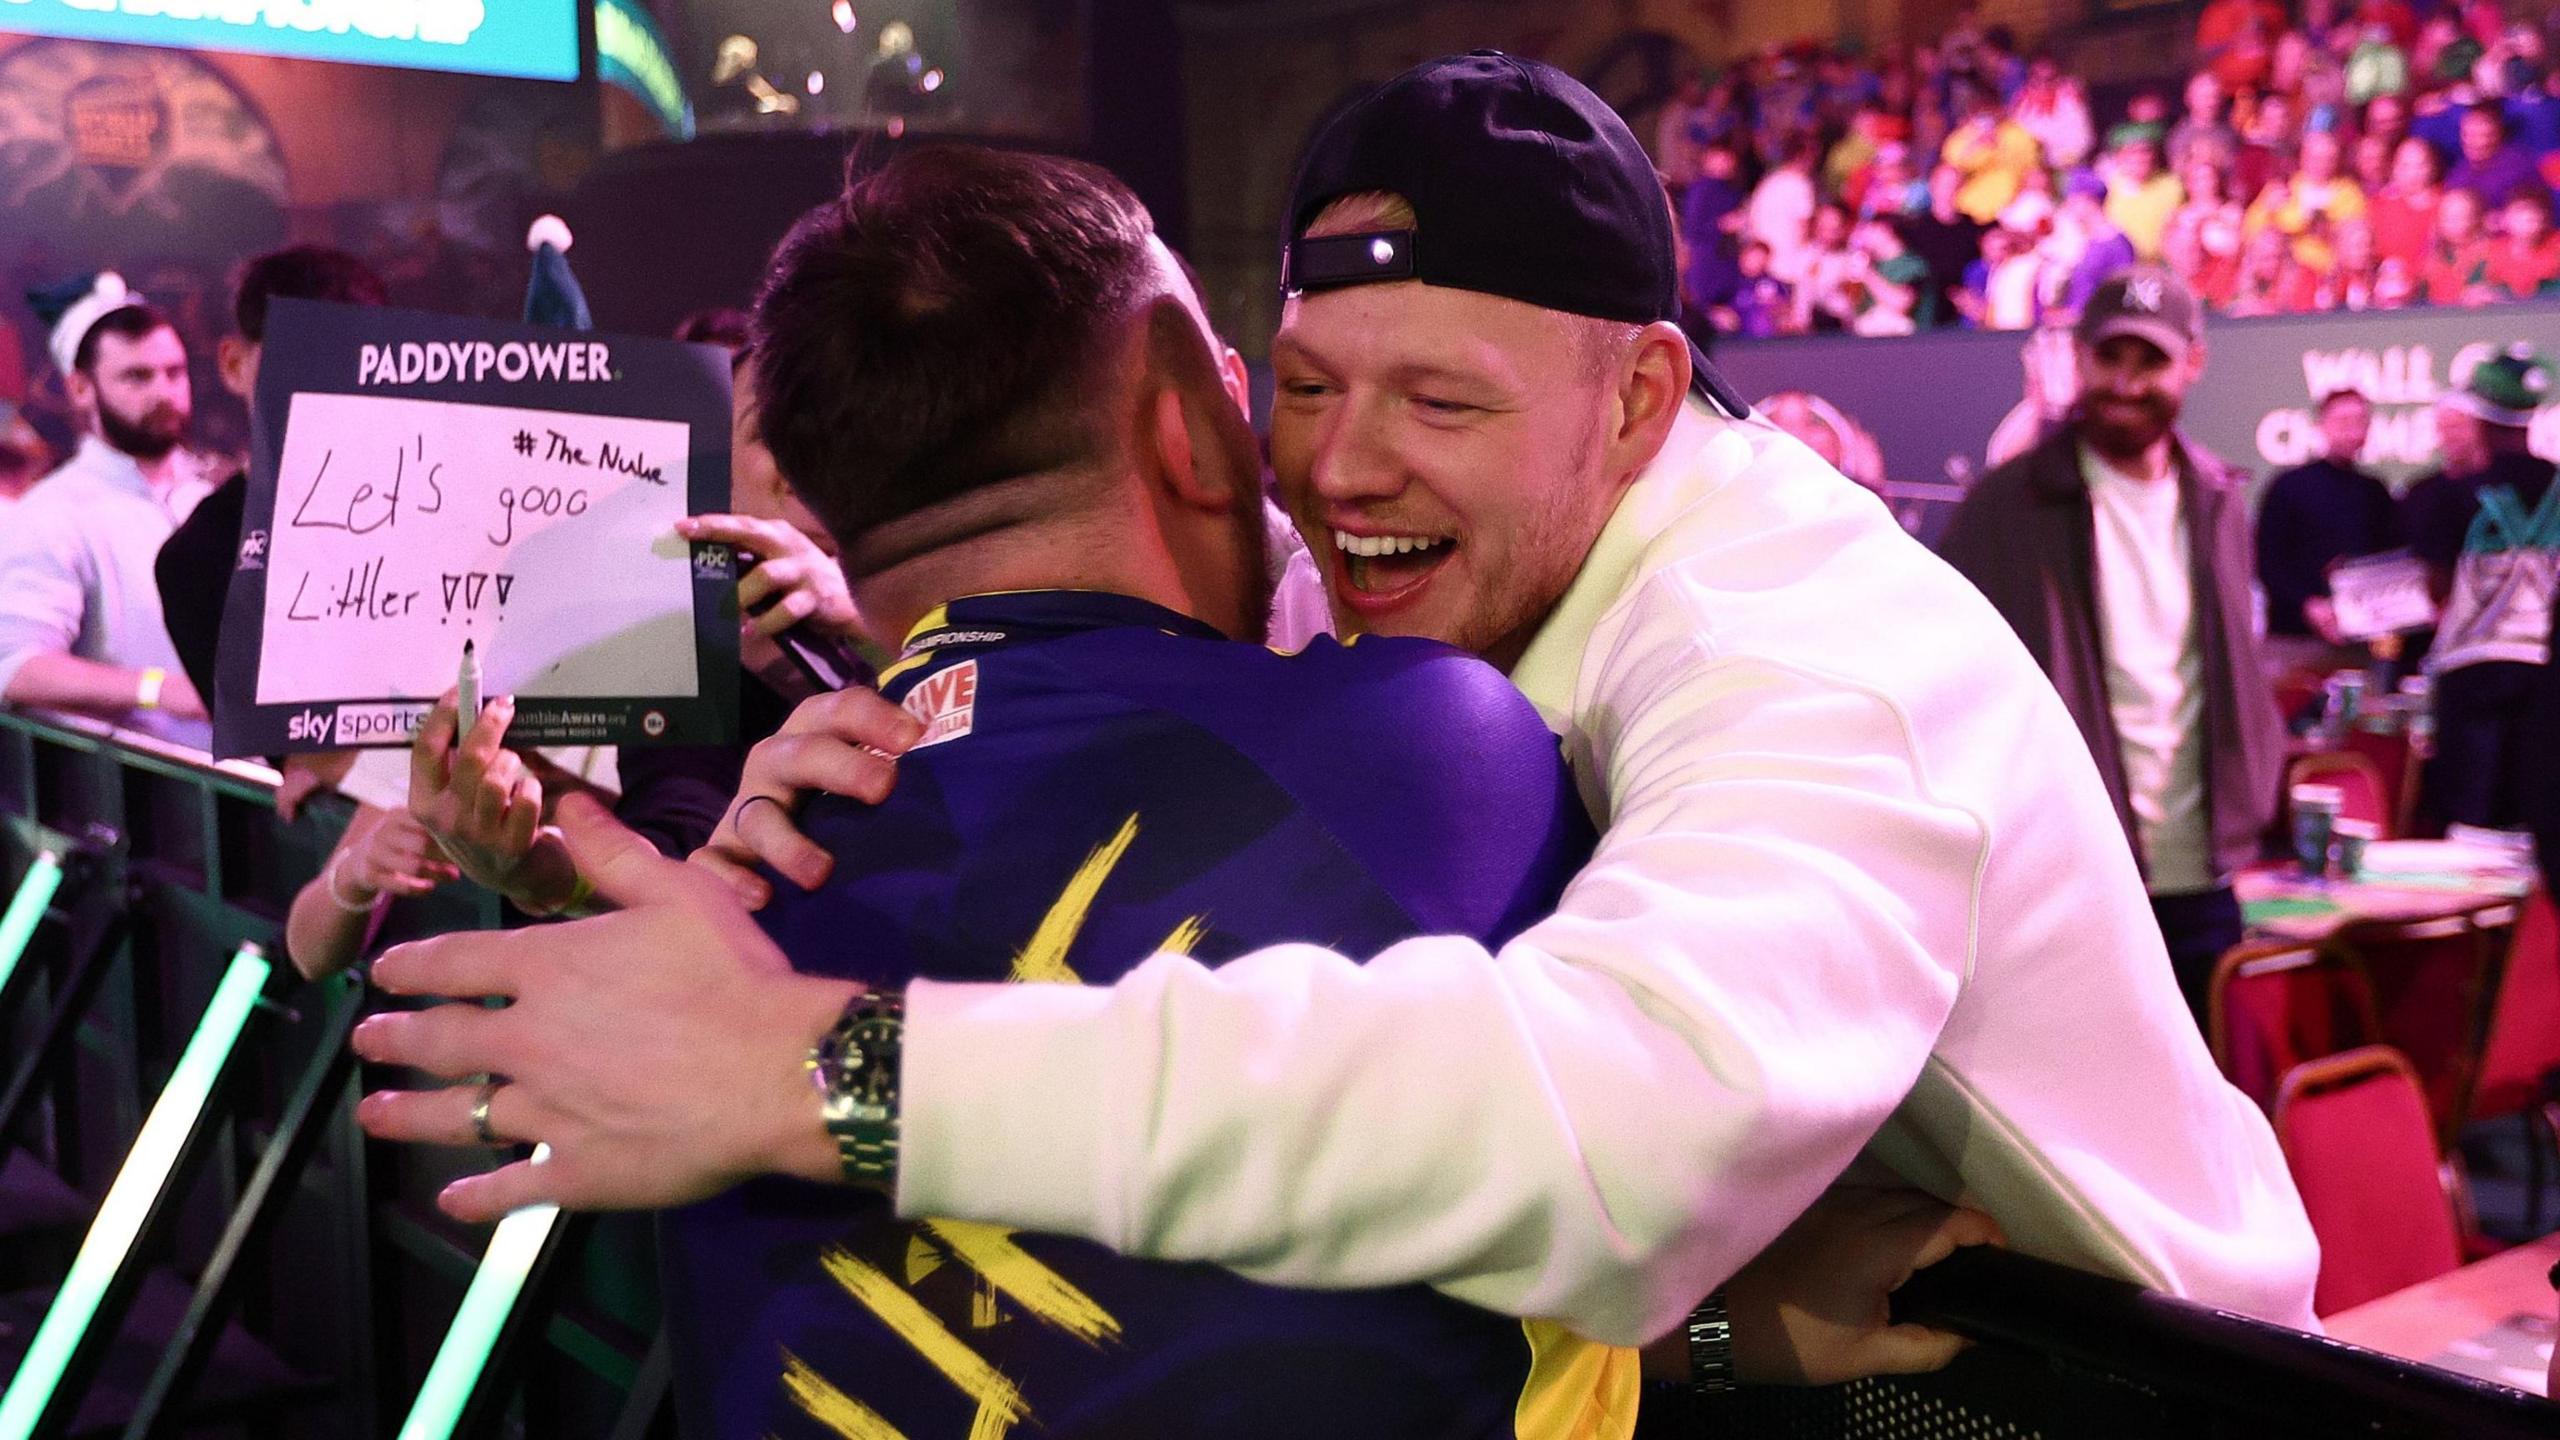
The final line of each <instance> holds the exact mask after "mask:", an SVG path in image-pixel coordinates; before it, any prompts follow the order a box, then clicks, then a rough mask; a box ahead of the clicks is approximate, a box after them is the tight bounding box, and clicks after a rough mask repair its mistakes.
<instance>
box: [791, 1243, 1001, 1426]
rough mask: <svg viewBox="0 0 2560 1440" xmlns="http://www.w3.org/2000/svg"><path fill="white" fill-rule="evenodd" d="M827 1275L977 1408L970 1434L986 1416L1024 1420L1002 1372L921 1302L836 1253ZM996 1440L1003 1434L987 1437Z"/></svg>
mask: <svg viewBox="0 0 2560 1440" xmlns="http://www.w3.org/2000/svg"><path fill="white" fill-rule="evenodd" d="M822 1263H823V1264H824V1265H825V1266H826V1270H827V1274H828V1275H829V1276H831V1277H833V1278H834V1280H835V1282H836V1283H837V1284H839V1285H841V1286H843V1287H844V1288H845V1290H846V1292H847V1293H848V1294H850V1295H852V1296H853V1298H854V1299H856V1300H859V1301H861V1302H862V1304H863V1307H864V1308H865V1309H868V1310H869V1311H870V1312H871V1313H872V1314H874V1315H877V1316H879V1317H880V1323H882V1324H884V1325H886V1326H888V1327H889V1328H890V1329H891V1330H893V1331H895V1332H896V1333H897V1336H898V1338H899V1339H901V1340H904V1341H906V1342H907V1343H908V1344H909V1345H911V1346H913V1347H915V1351H916V1353H917V1354H919V1355H922V1356H923V1357H924V1358H925V1359H926V1361H927V1362H929V1363H930V1364H931V1365H932V1366H933V1368H934V1369H936V1370H939V1371H941V1372H942V1374H943V1378H945V1379H947V1380H949V1381H950V1382H951V1383H952V1384H954V1385H956V1386H958V1387H960V1391H961V1393H962V1394H964V1395H967V1396H968V1397H970V1398H971V1399H973V1400H975V1401H977V1402H978V1423H977V1424H976V1425H975V1426H974V1427H972V1429H971V1431H970V1433H971V1434H973V1435H975V1434H979V1433H982V1432H985V1431H986V1426H987V1423H988V1415H989V1413H990V1412H994V1413H995V1414H996V1415H997V1416H998V1417H1000V1418H1001V1419H1002V1421H1003V1423H1004V1424H1006V1425H1011V1424H1012V1423H1013V1422H1014V1421H1017V1420H1020V1419H1021V1418H1022V1417H1023V1416H1025V1415H1028V1414H1030V1413H1031V1412H1030V1407H1028V1406H1026V1405H1025V1404H1024V1403H1023V1400H1022V1391H1021V1389H1020V1388H1019V1387H1017V1386H1016V1385H1015V1384H1014V1383H1013V1382H1012V1381H1011V1380H1008V1379H1006V1378H1005V1375H1004V1372H1003V1371H1001V1370H998V1369H997V1368H996V1367H994V1366H993V1365H990V1364H988V1363H987V1362H986V1361H985V1360H984V1359H981V1358H980V1357H979V1355H978V1352H976V1351H974V1350H972V1349H970V1348H969V1347H968V1345H967V1344H966V1343H965V1342H963V1341H962V1340H961V1338H960V1337H959V1336H957V1335H954V1334H952V1333H951V1332H950V1331H949V1330H947V1329H945V1328H943V1324H942V1322H941V1321H939V1320H936V1319H935V1318H933V1312H931V1311H929V1310H927V1309H925V1308H924V1305H923V1304H922V1302H920V1301H918V1300H917V1299H916V1298H915V1297H914V1296H912V1295H910V1294H908V1293H907V1292H906V1291H905V1290H904V1289H903V1288H901V1287H900V1286H899V1284H898V1282H897V1281H895V1280H892V1279H890V1278H889V1277H888V1276H886V1275H884V1274H882V1273H881V1272H880V1271H879V1270H878V1269H877V1268H875V1267H873V1266H871V1265H869V1264H866V1263H864V1262H863V1261H861V1260H859V1259H856V1258H855V1257H854V1256H852V1255H849V1254H847V1253H846V1252H844V1251H842V1250H829V1251H828V1252H827V1253H826V1256H825V1258H824V1260H823V1262H822ZM992 1433H994V1434H998V1435H1001V1434H1003V1433H1004V1432H1003V1431H1002V1430H997V1431H994V1432H992Z"/></svg>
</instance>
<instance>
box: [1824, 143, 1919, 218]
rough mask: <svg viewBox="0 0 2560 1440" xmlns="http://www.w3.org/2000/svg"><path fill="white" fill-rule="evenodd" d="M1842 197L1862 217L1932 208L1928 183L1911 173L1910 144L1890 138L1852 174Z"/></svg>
mask: <svg viewBox="0 0 2560 1440" xmlns="http://www.w3.org/2000/svg"><path fill="white" fill-rule="evenodd" d="M1840 198H1841V200H1842V202H1843V203H1845V204H1847V205H1848V206H1849V207H1850V208H1851V209H1852V210H1854V211H1855V212H1856V213H1857V216H1858V218H1859V219H1861V220H1872V219H1876V218H1879V217H1882V216H1887V215H1912V214H1918V213H1920V212H1922V211H1925V210H1927V209H1928V208H1929V184H1928V182H1927V181H1925V180H1922V179H1921V178H1920V177H1918V176H1917V175H1914V174H1912V173H1911V147H1910V146H1908V145H1906V144H1904V143H1902V142H1901V141H1899V140H1893V141H1888V142H1886V143H1885V144H1884V146H1883V147H1881V148H1880V149H1878V150H1877V151H1876V158H1875V159H1874V160H1873V161H1872V162H1870V163H1869V164H1868V166H1867V168H1865V169H1864V170H1861V171H1859V172H1858V173H1857V174H1855V175H1852V176H1850V177H1849V184H1848V185H1847V186H1846V187H1844V188H1843V189H1842V190H1841V192H1840Z"/></svg>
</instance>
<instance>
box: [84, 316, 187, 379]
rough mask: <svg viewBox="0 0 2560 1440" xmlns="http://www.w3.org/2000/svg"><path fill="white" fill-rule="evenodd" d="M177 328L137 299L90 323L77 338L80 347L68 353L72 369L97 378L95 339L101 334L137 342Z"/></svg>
mask: <svg viewBox="0 0 2560 1440" xmlns="http://www.w3.org/2000/svg"><path fill="white" fill-rule="evenodd" d="M177 328H178V322H177V321H175V320H172V319H170V318H169V312H167V311H166V310H163V309H161V308H160V307H159V306H157V305H154V304H152V303H151V302H150V301H148V300H136V301H134V302H133V303H132V304H130V305H119V306H117V307H116V308H115V309H113V310H110V311H108V312H107V313H106V314H104V315H101V316H99V317H98V318H97V319H96V320H95V321H93V322H91V324H90V326H89V333H88V334H86V335H83V336H81V337H80V343H79V345H77V346H76V347H74V348H73V350H72V352H71V368H72V369H74V370H77V371H79V372H80V373H81V374H83V375H88V376H91V377H95V376H96V374H97V370H98V337H99V336H101V335H113V336H116V337H117V338H119V339H123V340H139V339H141V338H142V337H143V336H145V335H149V334H153V333H155V332H157V331H161V330H175V329H177Z"/></svg>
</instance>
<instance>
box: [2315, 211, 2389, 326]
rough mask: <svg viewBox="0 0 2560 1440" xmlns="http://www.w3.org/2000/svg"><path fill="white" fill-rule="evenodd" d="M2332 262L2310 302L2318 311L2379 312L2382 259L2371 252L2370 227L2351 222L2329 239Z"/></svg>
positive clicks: (2357, 221)
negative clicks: (2315, 296)
mask: <svg viewBox="0 0 2560 1440" xmlns="http://www.w3.org/2000/svg"><path fill="white" fill-rule="evenodd" d="M2331 244H2332V248H2333V249H2334V250H2335V251H2336V259H2335V262H2334V263H2333V264H2332V265H2331V266H2330V267H2329V271H2328V273H2327V274H2326V275H2323V276H2322V277H2321V282H2320V291H2319V295H2318V297H2317V298H2316V299H2315V300H2314V302H2313V308H2314V309H2319V310H2379V309H2383V308H2386V307H2384V306H2383V305H2382V304H2381V303H2380V298H2379V295H2380V279H2381V264H2382V259H2381V257H2380V256H2379V255H2377V254H2375V253H2374V248H2373V226H2371V225H2370V224H2367V223H2366V222H2364V221H2362V220H2350V221H2348V222H2347V223H2346V224H2344V225H2341V226H2339V227H2338V230H2337V233H2336V234H2335V235H2334V236H2333V237H2331Z"/></svg>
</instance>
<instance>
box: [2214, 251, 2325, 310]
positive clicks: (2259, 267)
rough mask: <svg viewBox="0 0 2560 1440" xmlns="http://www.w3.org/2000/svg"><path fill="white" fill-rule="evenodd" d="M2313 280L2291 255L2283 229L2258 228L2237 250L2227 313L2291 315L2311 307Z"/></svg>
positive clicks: (2226, 307)
mask: <svg viewBox="0 0 2560 1440" xmlns="http://www.w3.org/2000/svg"><path fill="white" fill-rule="evenodd" d="M2315 283H2316V282H2315V281H2314V280H2313V278H2312V277H2311V275H2310V272H2308V271H2307V270H2305V269H2304V268H2303V265H2302V262H2301V261H2299V260H2296V259H2295V258H2294V255H2293V246H2292V244H2291V243H2290V242H2288V241H2287V240H2286V239H2285V237H2284V234H2283V232H2282V231H2278V230H2273V229H2268V230H2261V231H2259V232H2258V233H2257V234H2255V235H2253V236H2251V237H2249V239H2248V241H2247V243H2246V244H2245V245H2244V246H2243V248H2242V250H2241V252H2240V273H2239V275H2238V276H2237V277H2236V278H2235V279H2234V281H2233V282H2232V287H2231V300H2230V303H2228V304H2227V305H2225V306H2224V307H2223V313H2224V314H2227V315H2242V316H2248V315H2290V314H2293V313H2296V312H2298V311H2303V310H2308V309H2310V308H2311V302H2312V295H2313V289H2314V286H2315Z"/></svg>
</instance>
